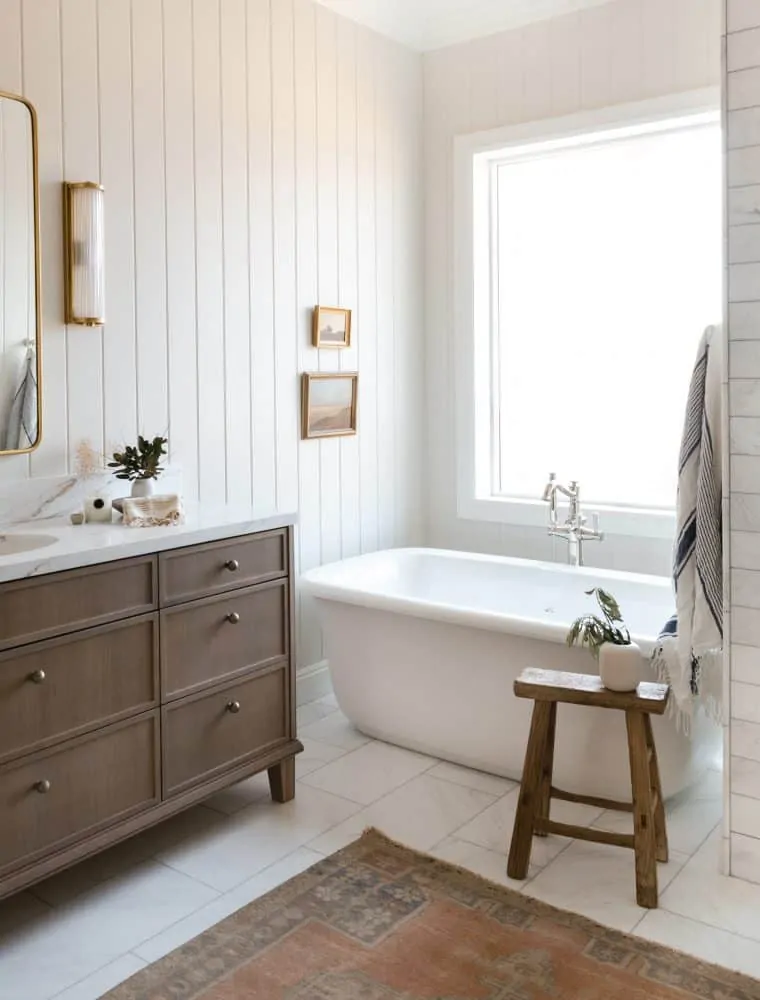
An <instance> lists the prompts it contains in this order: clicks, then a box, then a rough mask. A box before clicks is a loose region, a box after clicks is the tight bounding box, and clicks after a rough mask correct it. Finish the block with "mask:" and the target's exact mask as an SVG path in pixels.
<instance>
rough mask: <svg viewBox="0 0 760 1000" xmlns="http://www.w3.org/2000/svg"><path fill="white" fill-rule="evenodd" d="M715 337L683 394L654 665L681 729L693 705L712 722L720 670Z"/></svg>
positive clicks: (714, 331)
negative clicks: (667, 609)
mask: <svg viewBox="0 0 760 1000" xmlns="http://www.w3.org/2000/svg"><path fill="white" fill-rule="evenodd" d="M722 370H723V358H722V335H721V329H720V327H717V326H711V327H708V328H707V330H705V333H704V335H703V336H702V340H701V341H700V344H699V351H698V352H697V361H696V364H695V366H694V373H693V375H692V378H691V386H690V388H689V399H688V405H687V407H686V419H685V422H684V430H683V438H682V441H681V454H680V459H679V466H678V500H677V535H676V547H675V553H674V559H673V583H674V585H675V592H676V614H675V615H674V617H673V618H671V619H670V621H668V622H667V623H666V625H665V627H664V628H663V631H662V634H661V635H660V637H659V640H658V644H657V648H656V650H655V653H654V656H653V660H654V663H655V666H656V667H657V669H658V671H659V673H660V675H661V677H662V678H663V679H665V680H667V681H669V682H670V684H671V686H672V689H673V696H674V700H675V704H676V707H677V709H678V710H679V712H680V713H682V716H683V720H684V722H685V723H686V725H687V727H688V724H689V722H690V720H691V718H692V716H693V714H694V707H695V702H696V700H697V699H699V702H700V703H701V704H702V705H703V706H704V707H705V709H706V710H707V711H708V712H709V714H710V715H712V716H713V717H715V718H717V719H719V718H720V707H721V697H722V687H723V682H722V677H723V673H722V665H723V519H722V511H721V504H722V454H721V451H722V449H721V444H722V442H721V430H722V421H721V381H722Z"/></svg>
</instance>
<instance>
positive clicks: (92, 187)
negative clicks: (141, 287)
mask: <svg viewBox="0 0 760 1000" xmlns="http://www.w3.org/2000/svg"><path fill="white" fill-rule="evenodd" d="M63 191H64V215H63V221H64V243H65V253H66V268H65V280H66V322H67V323H80V324H82V325H84V326H100V325H101V324H102V323H105V315H106V311H105V264H104V243H103V188H102V187H101V186H100V185H99V184H92V183H89V182H86V183H82V184H64V186H63Z"/></svg>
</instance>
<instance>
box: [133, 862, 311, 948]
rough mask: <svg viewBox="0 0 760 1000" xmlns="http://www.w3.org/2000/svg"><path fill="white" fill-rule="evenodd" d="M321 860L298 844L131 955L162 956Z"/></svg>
mask: <svg viewBox="0 0 760 1000" xmlns="http://www.w3.org/2000/svg"><path fill="white" fill-rule="evenodd" d="M321 859H322V855H321V854H317V853H316V851H309V850H307V849H306V848H305V847H300V848H299V849H298V850H297V851H294V852H293V853H292V854H289V855H288V856H287V857H286V858H283V859H282V861H278V862H277V863H276V864H274V865H270V867H269V868H265V869H264V871H262V872H260V873H259V874H258V875H255V876H254V877H253V878H251V879H248V880H247V881H246V882H243V883H242V884H241V885H239V886H238V887H237V888H236V889H233V890H232V891H231V892H227V893H225V894H224V895H223V896H219V897H218V898H217V899H215V900H213V901H212V902H211V903H209V904H208V905H207V906H203V907H201V909H200V910H196V911H195V913H192V914H190V916H189V917H185V918H184V920H180V921H178V922H177V923H176V924H173V925H172V926H171V927H168V928H167V929H166V930H164V931H162V932H161V933H160V934H157V935H156V936H155V937H153V938H151V939H150V940H149V941H144V942H143V943H142V944H141V945H138V946H137V948H135V954H136V955H139V956H140V958H141V959H144V960H145V961H146V962H156V961H158V959H159V958H163V957H164V955H168V954H169V952H171V951H174V949H175V948H179V947H180V946H181V945H183V944H185V943H186V942H188V941H192V939H193V938H194V937H197V936H198V935H199V934H202V933H203V932H204V931H206V930H208V929H209V927H213V926H214V925H215V924H218V923H219V922H220V921H222V920H224V919H225V918H226V917H229V916H230V914H232V913H236V912H237V911H238V910H240V909H242V908H243V907H244V906H247V905H248V903H250V902H252V901H253V900H254V899H258V898H259V896H263V895H264V894H265V893H267V892H269V891H270V890H271V889H275V888H276V887H277V886H278V885H281V884H282V883H283V882H287V881H288V879H290V878H293V876H295V875H298V874H300V873H301V872H302V871H305V870H306V869H307V868H310V867H311V866H312V865H314V864H316V863H317V862H318V861H320V860H321Z"/></svg>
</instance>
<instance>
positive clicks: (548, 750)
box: [534, 701, 557, 837]
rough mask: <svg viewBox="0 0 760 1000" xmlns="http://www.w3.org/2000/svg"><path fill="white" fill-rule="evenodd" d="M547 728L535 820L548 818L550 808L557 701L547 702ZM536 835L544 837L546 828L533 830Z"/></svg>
mask: <svg viewBox="0 0 760 1000" xmlns="http://www.w3.org/2000/svg"><path fill="white" fill-rule="evenodd" d="M549 709H550V712H549V729H548V731H547V733H546V745H545V747H544V764H543V767H542V769H541V792H540V794H539V797H538V804H537V806H536V817H535V819H536V821H538V820H541V819H549V810H550V808H551V791H552V775H553V774H554V737H555V734H556V732H557V702H556V701H552V702H549ZM534 826H535V823H534ZM535 833H536V836H537V837H545V836H546V830H543V829H541V828H539V829H538V830H536V831H535Z"/></svg>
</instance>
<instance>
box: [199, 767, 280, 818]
mask: <svg viewBox="0 0 760 1000" xmlns="http://www.w3.org/2000/svg"><path fill="white" fill-rule="evenodd" d="M268 798H269V779H268V777H267V772H266V771H263V772H262V773H261V774H254V776H253V777H252V778H246V779H245V780H244V781H239V782H238V783H237V784H236V785H231V786H230V787H229V788H225V789H223V790H222V791H221V792H217V793H216V795H212V796H211V798H209V799H206V801H205V802H204V805H205V806H206V808H208V809H215V810H216V812H220V813H224V815H225V816H234V814H235V813H236V812H240V810H241V809H244V808H245V806H250V805H252V804H253V803H254V802H260V801H261V800H262V799H268Z"/></svg>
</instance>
